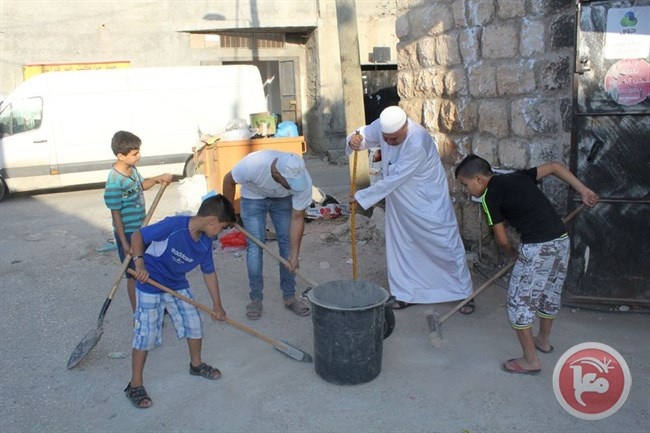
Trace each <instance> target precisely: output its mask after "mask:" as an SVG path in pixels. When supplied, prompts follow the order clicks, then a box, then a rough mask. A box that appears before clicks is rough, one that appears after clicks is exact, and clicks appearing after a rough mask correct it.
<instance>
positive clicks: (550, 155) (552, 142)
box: [529, 137, 570, 167]
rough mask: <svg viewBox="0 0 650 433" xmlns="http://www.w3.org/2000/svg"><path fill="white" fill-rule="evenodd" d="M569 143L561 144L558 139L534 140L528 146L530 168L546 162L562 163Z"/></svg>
mask: <svg viewBox="0 0 650 433" xmlns="http://www.w3.org/2000/svg"><path fill="white" fill-rule="evenodd" d="M569 147H570V143H569V142H566V143H562V142H561V141H560V140H558V138H555V137H554V138H547V139H536V140H534V141H532V142H531V143H530V145H529V151H530V159H529V163H530V166H531V167H536V166H538V165H541V164H546V163H548V162H553V161H560V162H562V163H564V160H565V148H566V149H568V148H569Z"/></svg>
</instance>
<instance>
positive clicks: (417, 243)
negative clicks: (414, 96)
mask: <svg viewBox="0 0 650 433" xmlns="http://www.w3.org/2000/svg"><path fill="white" fill-rule="evenodd" d="M346 142H347V145H346V153H347V154H348V155H350V154H351V153H352V152H353V151H355V150H359V149H366V148H370V147H377V146H379V147H380V149H381V158H382V159H381V177H380V179H379V180H378V181H377V182H375V183H374V184H373V185H371V186H369V187H368V188H365V189H362V190H359V191H357V192H356V194H355V195H354V198H352V197H351V198H350V200H351V203H353V202H355V201H356V203H358V204H359V205H360V206H361V207H363V208H364V209H368V208H370V207H371V206H373V205H375V204H376V203H378V202H379V201H381V200H382V199H386V264H387V271H388V284H389V288H390V292H391V294H392V295H393V296H395V298H396V302H395V303H394V304H393V308H395V309H400V308H406V307H408V306H410V305H411V304H427V303H439V302H450V301H457V300H461V299H465V298H467V297H468V296H469V295H470V294H471V293H472V280H471V277H470V274H469V270H468V268H467V261H466V258H465V249H464V247H463V243H462V241H461V238H460V233H459V231H458V222H457V221H456V215H455V214H454V210H453V208H452V205H451V198H450V196H449V188H448V184H447V176H446V174H445V170H444V167H443V165H442V162H441V161H440V156H439V155H438V151H437V149H436V146H435V142H434V140H433V138H432V137H431V135H430V134H429V133H428V132H427V131H426V130H425V129H424V128H423V127H422V126H421V125H419V124H417V123H415V122H413V121H412V120H411V119H408V117H407V115H406V113H405V112H404V110H402V109H401V108H399V107H397V106H393V107H388V108H386V109H385V110H384V111H382V113H381V116H380V118H379V119H377V120H375V121H374V122H372V123H371V124H370V125H367V126H364V127H361V128H360V129H359V130H358V132H355V133H352V134H350V135H349V136H348V137H347V141H346ZM471 310H473V305H472V307H471V309H470V311H467V310H466V311H463V312H464V313H466V314H468V313H470V312H471Z"/></svg>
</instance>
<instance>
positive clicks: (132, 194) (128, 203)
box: [104, 167, 146, 233]
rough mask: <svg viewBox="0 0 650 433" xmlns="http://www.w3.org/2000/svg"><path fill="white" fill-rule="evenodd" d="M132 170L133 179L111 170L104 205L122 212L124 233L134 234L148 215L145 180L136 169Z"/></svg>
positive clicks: (105, 189) (105, 190)
mask: <svg viewBox="0 0 650 433" xmlns="http://www.w3.org/2000/svg"><path fill="white" fill-rule="evenodd" d="M132 170H133V172H132V174H131V177H128V176H124V175H123V174H122V173H120V172H119V171H117V170H115V169H114V168H113V169H111V171H110V172H109V173H108V179H106V186H105V188H104V203H106V207H108V208H109V209H110V210H119V211H120V215H121V216H122V225H123V226H124V233H133V232H134V231H136V230H137V229H139V228H140V226H141V225H142V222H143V221H144V218H145V214H146V211H145V206H144V189H143V188H142V180H143V179H142V176H141V175H140V173H139V172H138V170H136V168H135V167H133V168H132ZM113 228H115V222H113Z"/></svg>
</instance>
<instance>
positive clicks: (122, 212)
mask: <svg viewBox="0 0 650 433" xmlns="http://www.w3.org/2000/svg"><path fill="white" fill-rule="evenodd" d="M141 145H142V141H141V140H140V138H139V137H138V136H136V135H135V134H132V133H130V132H128V131H117V132H116V133H115V134H114V135H113V139H112V140H111V149H112V150H113V153H114V154H115V156H116V157H117V161H115V163H114V164H113V167H112V168H111V171H110V172H109V173H108V179H107V180H106V186H105V188H104V203H105V204H106V207H108V208H109V209H110V210H111V218H112V220H113V235H114V236H115V244H116V245H117V254H118V256H119V257H120V262H124V257H125V256H126V254H127V253H130V252H131V245H130V243H131V234H132V233H133V232H134V231H136V230H137V229H139V228H140V227H141V226H142V222H143V221H144V218H145V214H146V211H145V205H144V193H143V191H145V190H148V189H149V188H151V187H152V186H154V185H155V184H157V183H170V182H171V181H172V175H171V174H169V173H165V174H161V175H160V176H156V177H153V178H150V179H143V178H142V176H141V175H140V173H139V172H138V170H137V169H136V168H135V166H136V165H137V163H138V161H140V146H141ZM129 268H131V269H133V264H132V263H129ZM126 279H127V280H126V288H127V292H128V294H129V301H130V302H131V309H132V310H133V311H135V280H134V279H133V277H132V276H131V275H130V274H126Z"/></svg>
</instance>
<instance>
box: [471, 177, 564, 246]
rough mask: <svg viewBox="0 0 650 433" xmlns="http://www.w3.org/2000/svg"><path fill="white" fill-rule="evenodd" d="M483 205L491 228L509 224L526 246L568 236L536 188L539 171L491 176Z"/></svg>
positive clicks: (555, 214)
mask: <svg viewBox="0 0 650 433" xmlns="http://www.w3.org/2000/svg"><path fill="white" fill-rule="evenodd" d="M481 202H482V203H483V210H484V211H485V214H486V215H487V218H488V224H489V225H493V224H498V223H501V222H504V221H508V222H509V223H510V225H512V226H513V227H514V228H515V229H517V232H519V235H520V236H521V241H522V242H523V243H527V244H532V243H539V242H547V241H551V240H553V239H556V238H558V237H560V236H562V235H564V234H565V233H566V227H565V226H564V223H563V222H562V219H561V218H560V216H559V215H558V214H557V212H555V209H554V208H553V205H552V204H551V202H550V201H549V200H548V198H546V196H545V195H544V193H543V192H542V191H541V190H540V189H539V188H538V187H537V167H533V168H530V169H528V170H522V171H516V172H514V173H508V174H497V175H494V176H492V178H491V179H490V181H489V182H488V186H487V189H486V190H485V193H483V196H482V197H481Z"/></svg>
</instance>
